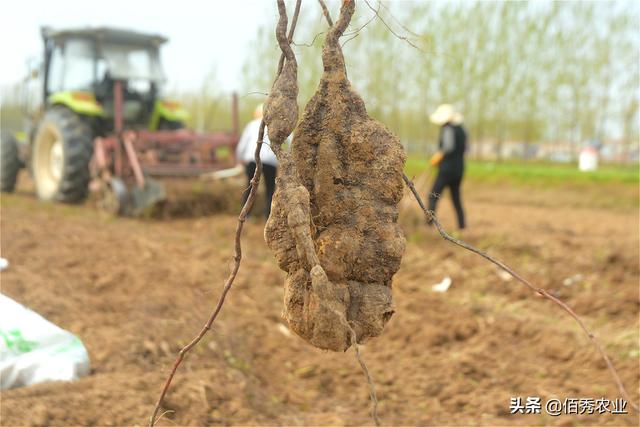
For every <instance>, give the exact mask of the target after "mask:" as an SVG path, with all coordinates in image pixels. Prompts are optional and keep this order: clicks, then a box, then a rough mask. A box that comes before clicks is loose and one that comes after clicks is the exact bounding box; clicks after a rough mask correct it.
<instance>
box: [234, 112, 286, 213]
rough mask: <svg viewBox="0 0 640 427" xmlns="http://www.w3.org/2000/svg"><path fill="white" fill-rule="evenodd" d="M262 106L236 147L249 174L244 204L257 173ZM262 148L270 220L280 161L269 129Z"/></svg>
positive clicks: (266, 206)
mask: <svg viewBox="0 0 640 427" xmlns="http://www.w3.org/2000/svg"><path fill="white" fill-rule="evenodd" d="M262 108H263V107H262V104H260V105H258V107H257V108H256V109H255V111H254V112H253V120H252V121H250V122H249V123H247V126H245V128H244V130H243V131H242V136H240V141H238V146H237V147H236V160H237V161H238V162H240V163H241V164H242V165H244V170H245V173H246V174H247V182H248V184H247V189H246V190H245V192H244V194H243V195H242V203H243V204H244V203H245V202H246V201H247V198H248V197H249V186H250V185H251V179H252V178H253V174H254V173H255V171H256V162H255V151H256V146H257V145H258V132H259V130H260V122H261V121H262ZM262 142H263V143H262V148H261V149H260V161H261V162H262V176H263V177H264V183H265V185H266V187H267V199H266V200H265V210H264V215H265V217H266V218H269V214H270V213H271V199H272V198H273V193H274V191H275V189H276V174H277V173H278V159H276V155H275V154H273V151H272V150H271V146H270V145H269V144H270V143H269V137H268V134H267V128H266V127H265V129H264V138H263V139H262Z"/></svg>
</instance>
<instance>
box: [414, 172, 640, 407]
mask: <svg viewBox="0 0 640 427" xmlns="http://www.w3.org/2000/svg"><path fill="white" fill-rule="evenodd" d="M402 177H403V179H404V182H405V183H406V184H407V186H408V187H409V189H410V190H411V192H412V193H413V196H414V197H415V199H416V201H417V202H418V205H420V209H422V211H423V212H424V215H425V217H426V218H427V220H428V221H432V222H433V223H434V224H435V226H436V228H437V229H438V232H439V233H440V235H441V236H442V238H444V239H445V240H448V241H449V242H451V243H453V244H456V245H458V246H460V247H462V248H464V249H466V250H468V251H471V252H473V253H475V254H477V255H480V256H481V257H482V258H484V259H486V260H487V261H489V262H491V263H493V264H495V265H497V266H498V267H499V268H501V269H502V270H504V271H506V272H507V273H509V274H510V275H511V276H513V277H514V278H515V279H516V280H518V281H519V282H521V283H523V284H524V285H526V286H527V287H528V288H529V289H531V290H532V291H534V292H536V293H538V294H539V295H540V296H542V297H544V298H547V299H548V300H551V301H553V302H554V303H555V304H557V305H558V306H560V307H561V308H562V309H563V310H564V311H566V312H567V313H569V315H570V316H571V317H573V319H574V320H575V321H576V322H577V323H578V325H580V328H582V330H583V331H584V333H585V334H586V335H587V337H589V339H590V340H591V342H592V343H593V345H594V346H595V347H596V349H597V350H598V352H599V353H600V355H601V356H602V358H603V359H604V361H605V363H606V364H607V368H609V372H610V373H611V376H612V377H613V379H614V381H615V383H616V385H617V386H618V390H619V391H620V393H621V394H622V395H623V396H624V397H625V398H626V399H627V401H628V402H629V403H630V404H631V406H632V407H633V408H634V409H635V410H636V411H638V405H637V404H636V403H634V402H633V401H632V400H631V397H630V396H629V393H627V390H626V389H625V388H624V385H623V384H622V380H621V379H620V376H619V375H618V372H617V371H616V369H615V367H614V366H613V363H612V362H611V359H609V356H607V354H606V353H605V351H604V349H603V348H602V345H600V342H599V341H598V340H597V339H596V337H595V336H594V335H593V334H592V333H591V331H589V329H587V327H586V326H585V324H584V323H583V322H582V319H580V317H578V315H577V314H576V313H575V312H574V311H573V310H572V309H571V308H570V307H569V306H568V305H567V304H566V303H565V302H563V301H561V300H560V299H558V298H557V297H555V296H553V295H551V294H550V293H549V292H547V291H546V290H545V289H543V288H539V287H537V286H535V285H533V284H532V283H531V282H529V281H528V280H527V279H525V278H524V277H522V276H521V275H520V274H518V273H517V272H516V271H514V270H513V269H512V268H511V267H509V266H508V265H506V264H505V263H503V262H502V261H500V260H497V259H495V258H493V257H492V256H491V255H489V254H487V253H485V252H483V251H481V250H480V249H477V248H475V247H473V246H471V245H470V244H468V243H465V242H463V241H461V240H459V239H456V238H455V237H453V236H451V235H449V234H448V233H447V232H446V231H445V229H444V228H443V227H442V225H441V224H440V222H439V221H438V218H437V217H436V214H435V212H434V211H432V210H429V209H427V208H426V207H425V205H424V203H423V202H422V198H421V197H420V194H418V192H417V190H416V188H415V186H414V185H413V182H411V180H410V179H409V178H408V177H407V175H405V174H403V176H402Z"/></svg>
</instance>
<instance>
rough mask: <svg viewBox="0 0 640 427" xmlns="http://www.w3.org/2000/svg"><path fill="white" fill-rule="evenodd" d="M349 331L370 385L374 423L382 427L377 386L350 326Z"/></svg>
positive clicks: (357, 357) (357, 356)
mask: <svg viewBox="0 0 640 427" xmlns="http://www.w3.org/2000/svg"><path fill="white" fill-rule="evenodd" d="M349 331H350V332H351V334H350V335H351V344H352V345H353V348H354V349H355V353H356V359H357V360H358V363H359V364H360V368H361V369H362V372H363V373H364V376H365V377H366V378H367V384H369V399H371V417H372V418H373V422H374V423H375V424H376V426H380V418H379V417H378V398H377V397H376V386H375V384H374V383H373V378H371V374H369V369H367V364H366V363H364V359H363V358H362V356H360V345H358V340H357V337H356V332H355V331H354V330H353V328H352V327H351V326H350V325H349Z"/></svg>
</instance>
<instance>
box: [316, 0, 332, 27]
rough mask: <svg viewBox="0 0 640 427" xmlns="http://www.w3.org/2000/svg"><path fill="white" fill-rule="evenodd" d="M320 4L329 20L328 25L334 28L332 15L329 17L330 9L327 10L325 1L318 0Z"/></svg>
mask: <svg viewBox="0 0 640 427" xmlns="http://www.w3.org/2000/svg"><path fill="white" fill-rule="evenodd" d="M318 3H320V7H321V8H322V14H323V15H324V17H325V19H326V20H327V24H329V26H330V27H333V20H332V19H331V15H329V9H327V5H326V4H325V3H324V0H318Z"/></svg>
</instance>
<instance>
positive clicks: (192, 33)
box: [0, 0, 277, 90]
mask: <svg viewBox="0 0 640 427" xmlns="http://www.w3.org/2000/svg"><path fill="white" fill-rule="evenodd" d="M0 8H1V9H0V10H1V13H2V18H1V19H0V36H1V37H0V54H1V55H2V60H1V64H2V66H0V86H5V85H8V84H11V83H14V82H16V81H17V80H20V79H21V78H22V77H24V76H25V75H26V69H27V68H26V63H27V60H28V58H30V57H31V58H39V57H41V56H42V40H41V38H40V27H41V26H51V27H53V28H65V27H86V26H103V25H104V26H107V25H108V26H115V27H121V28H127V29H135V30H138V31H141V32H153V33H159V34H162V35H165V36H167V37H168V38H169V43H167V44H166V45H164V47H163V50H162V55H163V62H164V66H165V70H166V73H167V76H168V79H169V81H168V83H169V88H172V89H194V88H197V87H199V86H200V84H201V83H202V81H203V79H204V78H205V76H206V75H207V74H208V73H209V72H210V71H211V70H212V69H213V68H214V67H215V68H216V70H217V77H218V80H219V82H220V83H221V84H222V85H223V86H224V89H225V90H233V89H236V88H237V87H238V85H239V80H240V79H239V74H240V72H241V69H242V63H243V61H244V58H245V56H246V52H247V50H248V49H249V48H250V43H251V40H252V39H253V37H254V35H255V33H256V31H257V28H258V26H259V25H260V23H261V22H263V21H264V16H265V15H268V14H276V13H277V11H276V8H275V7H273V2H272V1H265V0H217V1H197V0H173V1H162V0H154V1H148V0H143V1H140V0H102V1H87V0H49V1H47V0H41V1H36V0H18V1H5V2H2V5H1V6H0Z"/></svg>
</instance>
